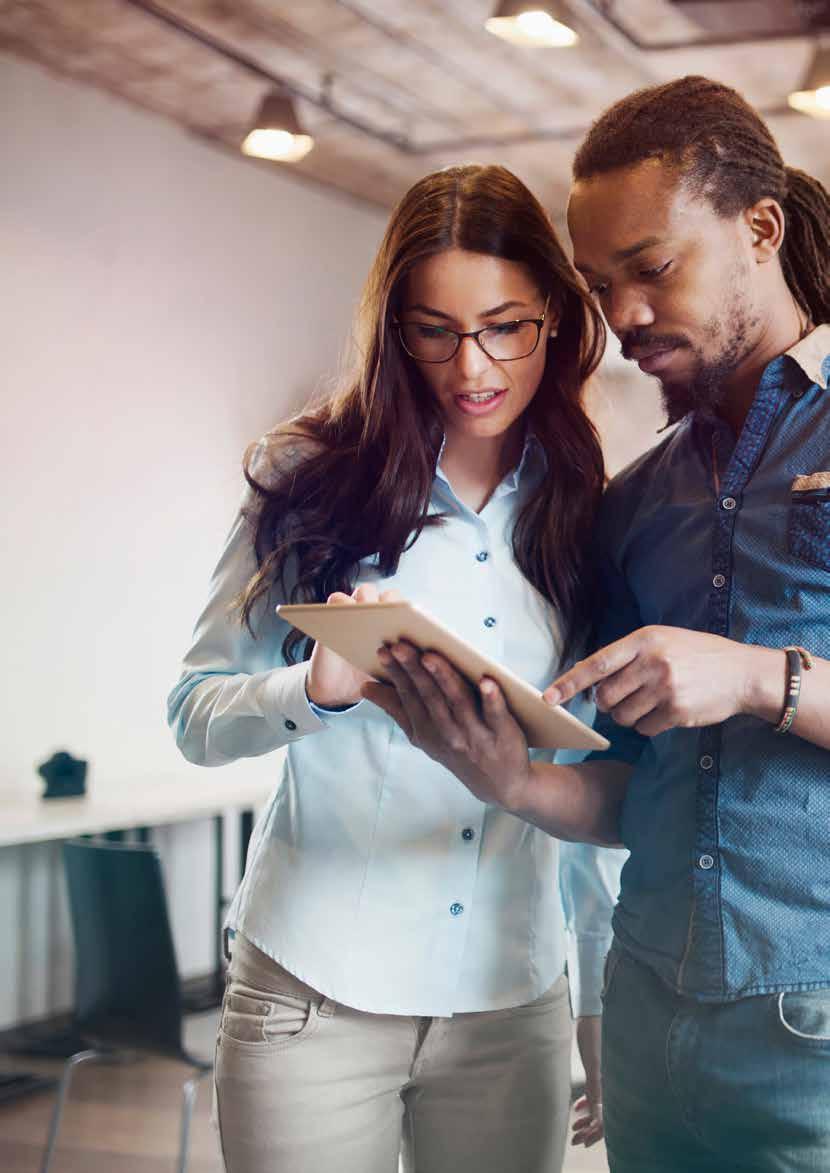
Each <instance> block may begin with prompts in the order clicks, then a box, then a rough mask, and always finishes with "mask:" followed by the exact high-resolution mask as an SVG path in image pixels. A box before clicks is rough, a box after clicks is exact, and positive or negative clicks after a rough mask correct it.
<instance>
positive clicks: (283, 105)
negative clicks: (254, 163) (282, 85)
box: [242, 90, 314, 163]
mask: <svg viewBox="0 0 830 1173" xmlns="http://www.w3.org/2000/svg"><path fill="white" fill-rule="evenodd" d="M313 146H314V139H313V138H311V136H310V135H307V134H303V130H302V127H301V126H300V123H299V119H298V118H297V112H296V110H295V109H294V103H293V102H292V101H291V98H290V97H289V95H288V94H286V93H283V92H281V91H280V90H271V92H270V93H268V94H266V95H265V97H264V99H263V101H262V104H261V105H260V107H259V110H258V111H257V116H256V118H255V119H254V122H253V126H252V127H251V130H250V133H249V134H248V136H247V137H246V139H245V141H244V142H243V144H242V152H243V154H245V155H252V156H254V157H255V158H257V159H271V160H272V161H274V162H278V163H299V161H300V159H304V158H305V156H306V155H307V154H308V152H309V151H310V150H311V148H312V147H313Z"/></svg>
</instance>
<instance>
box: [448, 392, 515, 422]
mask: <svg viewBox="0 0 830 1173" xmlns="http://www.w3.org/2000/svg"><path fill="white" fill-rule="evenodd" d="M506 395H507V391H506V390H504V389H499V388H496V387H491V388H488V390H487V391H472V392H469V393H468V394H466V395H456V397H455V402H456V404H457V406H458V409H459V410H460V411H463V412H464V414H465V415H487V414H489V413H490V412H491V411H495V410H496V408H497V407H499V406H500V405H501V404H502V403H503V402H504V398H505V396H506ZM474 396H475V398H473V397H474Z"/></svg>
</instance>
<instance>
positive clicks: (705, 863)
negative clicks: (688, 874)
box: [697, 855, 715, 872]
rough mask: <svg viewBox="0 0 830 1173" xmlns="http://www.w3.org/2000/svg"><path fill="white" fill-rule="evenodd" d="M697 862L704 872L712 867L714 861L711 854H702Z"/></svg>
mask: <svg viewBox="0 0 830 1173" xmlns="http://www.w3.org/2000/svg"><path fill="white" fill-rule="evenodd" d="M697 862H698V863H699V864H700V866H701V867H702V868H703V870H704V871H705V872H708V871H709V868H713V867H714V866H715V861H714V859H713V858H712V856H711V855H702V856H701V857H700V859H699V860H698V861H697Z"/></svg>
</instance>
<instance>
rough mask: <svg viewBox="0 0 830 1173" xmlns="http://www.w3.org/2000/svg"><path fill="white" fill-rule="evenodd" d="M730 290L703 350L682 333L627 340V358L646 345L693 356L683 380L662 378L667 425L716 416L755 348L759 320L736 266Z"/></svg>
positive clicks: (706, 328) (640, 335)
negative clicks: (632, 350) (735, 376)
mask: <svg viewBox="0 0 830 1173" xmlns="http://www.w3.org/2000/svg"><path fill="white" fill-rule="evenodd" d="M727 289H728V290H729V291H730V294H729V297H728V298H727V299H724V302H725V304H724V309H723V311H722V312H721V313H719V314H718V315H717V316H712V317H711V318H710V319H709V321H708V322H707V323H706V325H705V326H704V328H703V334H704V337H705V343H704V345H703V346H695V345H694V344H693V343H691V342H689V340H688V339H687V338H684V337H683V336H682V335H655V334H652V333H650V332H649V331H647V330H643V331H632V332H631V333H630V334H628V335H627V336H626V338H625V340H624V342H623V355H625V356H626V357H628V356H627V355H626V350H627V349H628V348H629V347H636V346H638V345H639V346H642V345H645V344H652V345H653V344H658V345H666V346H677V347H678V348H682V349H685V350H687V351H688V352H689V353H690V355H691V356H692V359H693V366H692V370H691V372H689V373H688V374H686V375H684V376H683V378H682V379H681V380H677V381H674V382H673V381H672V380H671V377H670V376H668V375H667V376H666V377H663V378H660V392H661V397H662V400H663V407H664V409H665V412H666V427H670V426H671V425H672V424H676V423H677V422H678V420H681V419H683V417H684V416H686V415H688V414H689V413H690V412H693V411H697V412H705V413H714V412H716V411H717V409H718V408H719V407H720V406H721V404H722V403H723V401H724V399H725V397H726V394H727V386H726V385H727V383H728V380H729V378H730V377H731V376H732V375H733V374H734V373H735V371H736V370H737V369H738V367H739V366H740V365H741V363H742V362H743V360H744V359H745V358H746V356H747V355H748V354H749V353H750V352H751V350H752V347H753V341H752V339H753V337H754V335H755V333H756V328H757V326H758V324H759V319H758V317H757V316H756V314H755V313H754V312H753V309H752V305H751V302H750V299H749V296H748V295H747V293H746V292H745V290H746V275H745V274H744V273H743V272H742V271H741V270H740V268H739V267H738V266H736V267H735V269H734V270H733V273H732V275H731V279H730V281H729V282H728V284H727Z"/></svg>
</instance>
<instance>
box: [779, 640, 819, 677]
mask: <svg viewBox="0 0 830 1173" xmlns="http://www.w3.org/2000/svg"><path fill="white" fill-rule="evenodd" d="M784 651H785V652H798V654H799V656H800V657H801V667H802V668H804V669H805V671H807V672H809V671H810V669H811V668H812V666H813V657H812V656H811V655H810V653H809V652H808V651H807V649H806V648H802V647H801V645H800V644H790V646H789V647H786V648H784Z"/></svg>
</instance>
